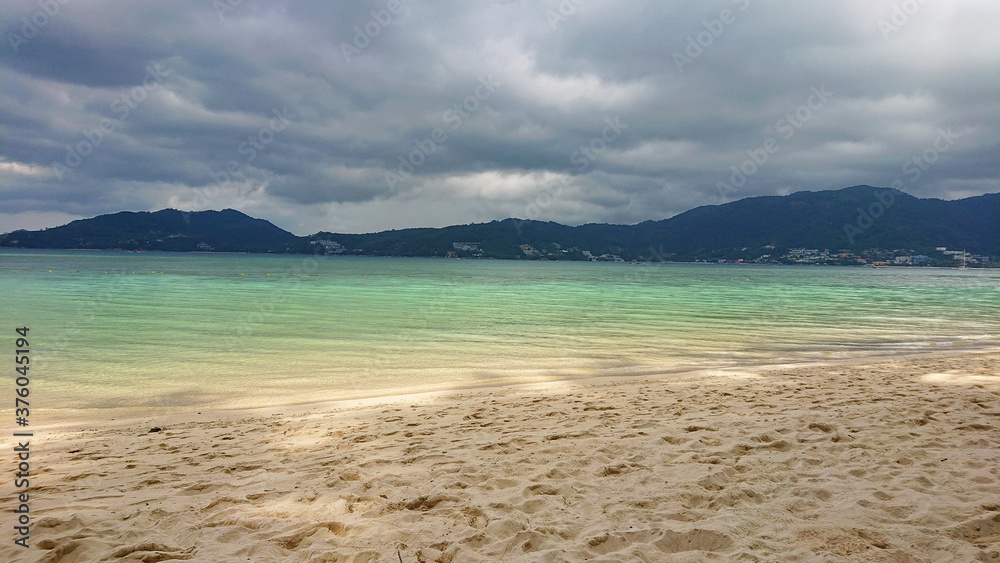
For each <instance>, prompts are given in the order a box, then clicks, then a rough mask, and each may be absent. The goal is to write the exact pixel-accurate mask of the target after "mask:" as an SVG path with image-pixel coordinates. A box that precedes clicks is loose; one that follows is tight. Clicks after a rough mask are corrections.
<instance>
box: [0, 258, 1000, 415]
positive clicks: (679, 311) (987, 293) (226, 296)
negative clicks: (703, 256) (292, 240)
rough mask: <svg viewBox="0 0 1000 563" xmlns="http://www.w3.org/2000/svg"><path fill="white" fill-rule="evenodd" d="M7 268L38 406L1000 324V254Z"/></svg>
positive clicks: (176, 262)
mask: <svg viewBox="0 0 1000 563" xmlns="http://www.w3.org/2000/svg"><path fill="white" fill-rule="evenodd" d="M0 290H2V293H3V296H4V297H3V319H4V326H3V328H2V329H3V331H4V332H6V333H7V334H6V338H4V339H0V341H2V342H6V344H4V346H3V347H4V349H5V351H4V354H5V355H7V356H8V357H10V358H13V357H14V354H15V352H14V348H15V342H16V338H18V337H19V336H20V335H18V334H17V333H16V332H15V330H16V329H17V328H27V329H28V332H27V340H28V345H29V348H28V349H29V357H30V388H31V405H32V407H31V408H32V416H33V420H34V421H35V422H36V423H38V422H39V421H44V420H45V417H46V416H50V417H52V418H53V419H54V418H56V417H58V416H59V415H80V416H86V417H88V418H93V417H101V416H108V417H124V416H146V415H149V414H155V413H166V412H187V411H194V410H201V409H210V408H218V409H224V408H242V407H262V406H281V405H283V404H291V403H301V402H308V401H326V400H338V399H350V398H356V397H371V396H379V395H390V394H399V393H409V392H419V391H440V390H448V389H459V388H467V387H474V386H482V385H506V384H514V383H528V382H546V381H560V380H570V379H574V378H581V377H595V376H607V375H643V374H668V373H677V372H685V371H690V370H697V369H702V368H726V367H733V366H758V365H771V364H788V363H802V362H814V361H817V360H838V359H849V358H865V357H873V356H880V357H881V356H895V355H904V354H911V353H914V352H924V351H935V350H957V351H971V350H977V349H984V348H995V347H997V346H1000V270H979V269H977V270H972V269H970V270H960V269H931V268H878V269H874V268H858V267H853V268H851V267H826V266H823V267H821V266H755V265H721V264H642V263H640V264H628V263H602V262H560V261H503V260H455V259H450V260H448V259H421V258H362V257H340V256H303V255H253V254H217V253H164V252H142V253H137V252H124V251H68V250H12V249H7V250H2V251H0ZM11 363H12V364H13V360H11ZM10 369H11V370H13V369H14V367H13V366H11V367H10ZM12 373H13V372H12ZM16 375H17V374H13V375H12V376H11V377H12V378H13V377H14V376H16ZM4 410H5V411H6V410H10V409H4Z"/></svg>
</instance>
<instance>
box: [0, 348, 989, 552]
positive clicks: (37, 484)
mask: <svg viewBox="0 0 1000 563" xmlns="http://www.w3.org/2000/svg"><path fill="white" fill-rule="evenodd" d="M998 365H1000V352H997V351H991V352H988V353H965V354H955V353H949V354H942V355H937V356H934V355H929V356H920V357H909V358H902V359H881V360H877V361H866V362H864V363H859V362H853V363H850V362H848V363H840V364H828V365H809V366H791V367H769V368H755V369H727V370H716V371H712V372H697V373H691V374H685V375H681V376H677V375H670V376H642V377H632V378H622V377H616V378H603V379H590V380H585V381H573V382H561V383H560V382H554V383H550V384H544V385H530V386H519V387H498V388H489V389H473V390H466V391H461V392H455V393H437V394H432V395H431V394H424V395H412V396H402V397H392V398H385V399H379V400H375V401H367V402H365V403H364V404H360V405H359V404H357V403H358V402H356V401H355V402H354V403H350V404H336V405H300V406H296V407H288V408H285V409H270V410H258V411H239V412H215V413H212V412H203V413H201V414H194V413H190V414H183V415H174V416H171V417H156V418H147V419H142V420H133V421H128V422H122V421H115V422H107V421H87V422H84V423H72V424H63V425H61V426H59V427H52V428H49V429H47V430H42V431H38V433H37V434H36V437H35V438H33V441H32V458H31V461H32V470H33V475H32V488H31V510H32V515H33V521H32V527H31V536H30V544H31V547H30V548H29V549H27V550H25V549H23V548H20V547H17V546H15V545H13V542H12V539H13V533H12V531H11V527H10V526H9V525H8V526H6V527H5V528H6V530H7V533H8V535H9V536H10V537H9V538H8V539H7V540H6V541H4V542H3V544H2V547H0V560H3V561H45V562H63V563H69V562H76V561H100V560H125V561H145V562H155V561H175V560H190V561H219V562H225V561H233V562H235V561H254V562H256V561H261V562H272V561H288V562H292V561H403V562H407V563H408V562H412V561H583V560H592V561H897V562H904V561H935V562H936V561H1000V369H998V367H997V366H998ZM153 427H156V428H159V431H154V432H150V430H151V429H152V428H153ZM8 465H9V467H11V468H12V467H13V464H10V463H9V464H8ZM12 485H13V483H12V480H10V479H5V484H4V489H3V496H4V499H3V503H4V506H7V507H9V506H13V505H14V504H13V496H12V495H13V486H12ZM10 519H11V518H10V513H9V512H8V517H7V519H6V520H7V521H8V522H10Z"/></svg>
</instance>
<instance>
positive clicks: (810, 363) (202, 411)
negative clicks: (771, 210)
mask: <svg viewBox="0 0 1000 563" xmlns="http://www.w3.org/2000/svg"><path fill="white" fill-rule="evenodd" d="M983 354H997V355H1000V347H996V346H987V347H983V348H965V349H947V350H935V351H927V352H907V353H902V354H876V355H872V356H856V357H850V358H838V359H830V360H819V359H814V360H803V361H800V362H782V363H762V364H740V365H731V366H712V367H704V368H696V369H687V368H679V369H678V370H676V371H674V370H663V371H656V372H653V373H636V374H604V375H602V374H598V375H581V376H578V377H561V378H557V379H552V380H550V381H542V382H524V383H510V382H493V383H482V384H468V385H454V386H453V385H452V384H444V385H445V386H446V387H444V388H441V389H430V390H427V389H420V388H413V387H410V388H404V389H402V390H398V391H397V390H393V391H390V392H387V393H381V392H378V391H373V392H371V393H363V394H360V395H356V396H352V397H345V398H334V399H314V398H311V397H310V395H314V394H315V393H314V392H313V393H305V394H301V395H290V396H287V397H283V398H281V399H279V400H278V401H276V402H275V404H271V405H267V406H243V405H237V406H221V407H220V406H212V405H203V406H194V407H192V406H177V407H163V409H164V410H163V411H162V412H159V413H156V414H151V415H150V414H144V415H131V416H122V415H121V414H118V415H117V416H116V417H115V418H108V416H107V415H109V414H115V413H122V411H123V410H124V409H126V408H125V407H117V408H99V409H93V410H91V411H88V412H86V413H83V412H79V409H73V411H74V412H70V413H67V412H58V411H56V412H55V416H52V415H53V411H45V410H43V409H42V410H39V411H37V412H38V414H36V418H42V416H46V415H47V416H50V417H52V418H54V419H56V420H53V421H52V422H50V423H47V424H37V425H33V427H34V428H35V429H37V430H40V431H46V430H65V429H66V427H71V426H76V425H83V424H92V423H95V422H100V423H102V424H103V425H105V426H106V427H109V428H117V427H121V426H129V425H134V424H136V423H138V422H143V423H150V424H152V423H154V422H156V423H166V422H168V421H169V422H179V421H182V422H205V421H208V420H211V419H213V418H214V417H222V416H225V417H238V416H254V415H261V416H270V415H274V414H276V413H277V411H279V410H280V411H282V412H283V413H284V412H285V411H287V412H289V413H301V412H303V411H306V410H314V409H321V410H332V411H344V410H351V409H355V408H370V407H378V406H384V405H391V404H397V403H406V402H409V401H411V400H412V401H421V400H434V399H440V398H456V399H457V398H461V397H462V396H464V395H469V394H473V393H477V392H489V391H501V390H511V391H528V390H543V389H547V388H551V387H562V386H565V385H573V384H576V385H588V384H597V383H608V382H624V381H635V380H639V379H650V380H659V379H664V380H678V379H686V378H697V377H718V376H723V375H725V374H727V373H734V372H746V371H774V370H801V369H811V368H824V367H836V366H852V365H859V364H860V365H864V364H875V363H884V362H890V361H906V360H915V359H932V358H950V357H964V356H969V355H983ZM127 409H128V410H134V408H132V407H127ZM12 412H13V410H12V409H0V416H4V415H9V414H11V413H12ZM111 423H114V424H111Z"/></svg>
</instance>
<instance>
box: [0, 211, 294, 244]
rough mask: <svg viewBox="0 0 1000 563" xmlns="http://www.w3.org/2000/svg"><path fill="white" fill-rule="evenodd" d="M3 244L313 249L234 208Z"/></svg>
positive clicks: (118, 220)
mask: <svg viewBox="0 0 1000 563" xmlns="http://www.w3.org/2000/svg"><path fill="white" fill-rule="evenodd" d="M199 244H201V245H202V246H201V248H199V246H198V245H199ZM0 246H16V247H20V248H121V249H126V250H169V251H179V252H186V251H191V250H216V251H219V252H305V251H307V248H308V247H307V246H306V245H305V244H304V243H303V241H302V239H301V238H299V237H297V236H295V235H293V234H292V233H289V232H288V231H285V230H283V229H280V228H278V227H276V226H274V225H272V224H271V223H270V222H268V221H265V220H263V219H254V218H253V217H250V216H247V215H244V214H243V213H240V212H239V211H236V210H234V209H224V210H222V211H198V212H195V213H185V212H181V211H177V210H176V209H164V210H162V211H156V212H153V213H149V212H131V211H122V212H121V213H113V214H110V215H101V216H99V217H94V218H93V219H80V220H78V221H73V222H71V223H68V224H66V225H63V226H61V227H54V228H51V229H45V230H42V231H23V230H22V231H14V232H13V233H9V234H6V235H0Z"/></svg>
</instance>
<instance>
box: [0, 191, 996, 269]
mask: <svg viewBox="0 0 1000 563" xmlns="http://www.w3.org/2000/svg"><path fill="white" fill-rule="evenodd" d="M455 243H476V244H475V245H473V246H468V245H466V246H462V245H458V247H456V244H455ZM0 246H6V247H20V248H121V249H139V250H170V251H192V250H215V251H218V252H291V253H309V252H314V251H316V250H317V249H318V248H325V249H326V251H327V252H329V253H337V254H345V255H349V254H358V255H366V256H440V257H444V256H449V255H451V256H459V257H483V258H509V259H522V258H546V259H565V260H583V259H587V258H588V257H590V256H595V255H596V256H600V255H609V256H607V258H608V259H614V258H615V257H620V258H621V259H625V260H632V259H638V260H716V259H724V258H728V259H737V258H743V259H753V258H757V257H759V256H761V255H764V254H771V255H775V256H777V255H780V254H781V253H782V252H784V251H787V250H789V249H792V248H810V249H830V250H839V249H844V250H849V251H853V252H858V253H860V252H862V251H864V250H866V249H889V250H892V249H907V250H910V251H912V252H914V253H918V254H928V255H932V254H933V253H934V252H935V248H936V247H940V246H945V247H948V248H952V249H965V250H968V251H969V252H970V253H976V254H981V255H986V256H998V255H1000V194H987V195H983V196H978V197H972V198H967V199H961V200H956V201H944V200H940V199H919V198H916V197H913V196H911V195H908V194H906V193H903V192H901V191H898V190H890V189H886V188H874V187H872V186H855V187H852V188H845V189H842V190H835V191H821V192H797V193H793V194H790V195H787V196H764V197H751V198H746V199H742V200H739V201H735V202H731V203H726V204H723V205H709V206H703V207H698V208H696V209H692V210H690V211H687V212H685V213H681V214H680V215H677V216H675V217H671V218H669V219H664V220H660V221H645V222H643V223H639V224H638V225H607V224H587V225H581V226H577V227H570V226H567V225H561V224H559V223H552V222H544V221H522V220H520V219H505V220H503V221H492V222H490V223H477V224H470V225H455V226H451V227H444V228H439V229H431V228H421V229H402V230H392V231H384V232H380V233H369V234H343V233H328V232H319V233H316V234H315V235H312V236H309V237H297V236H295V235H293V234H292V233H289V232H287V231H285V230H282V229H280V228H278V227H276V226H274V225H273V224H271V223H269V222H267V221H264V220H262V219H254V218H252V217H248V216H247V215H244V214H242V213H240V212H239V211H235V210H232V209H226V210H223V211H199V212H193V213H182V212H180V211H176V210H173V209H166V210H163V211H157V212H155V213H146V212H143V213H133V212H121V213H115V214H111V215H102V216H100V217H95V218H93V219H82V220H79V221H73V222H72V223H69V224H67V225H63V226H61V227H55V228H51V229H45V230H41V231H23V230H22V231H15V232H13V233H8V234H5V235H0ZM612 255H613V256H612Z"/></svg>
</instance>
